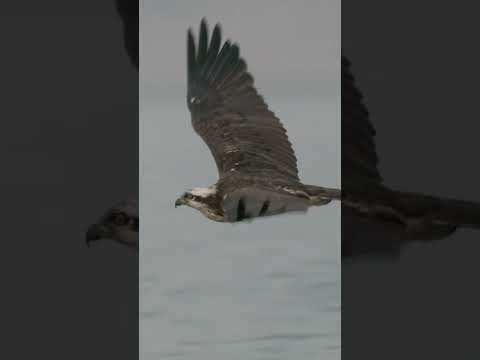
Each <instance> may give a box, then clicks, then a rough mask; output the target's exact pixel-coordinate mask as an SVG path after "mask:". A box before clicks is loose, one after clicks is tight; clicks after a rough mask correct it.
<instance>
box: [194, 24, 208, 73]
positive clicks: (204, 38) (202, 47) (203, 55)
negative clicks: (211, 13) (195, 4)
mask: <svg viewBox="0 0 480 360" xmlns="http://www.w3.org/2000/svg"><path fill="white" fill-rule="evenodd" d="M207 50H208V24H207V21H206V20H205V18H203V19H202V21H201V23H200V39H199V40H198V54H197V62H198V63H199V64H203V63H205V61H206V59H207Z"/></svg>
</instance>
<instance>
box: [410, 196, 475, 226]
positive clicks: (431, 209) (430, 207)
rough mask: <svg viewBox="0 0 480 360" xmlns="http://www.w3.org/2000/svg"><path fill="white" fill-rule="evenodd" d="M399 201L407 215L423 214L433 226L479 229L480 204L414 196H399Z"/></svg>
mask: <svg viewBox="0 0 480 360" xmlns="http://www.w3.org/2000/svg"><path fill="white" fill-rule="evenodd" d="M400 199H401V202H402V205H403V207H404V208H405V210H407V214H408V213H409V212H413V215H416V214H422V213H423V214H424V217H426V218H429V219H431V221H432V222H433V223H434V224H435V223H436V224H439V225H455V226H462V227H470V228H480V203H476V202H472V201H466V200H456V199H448V198H437V197H433V196H427V195H416V194H400Z"/></svg>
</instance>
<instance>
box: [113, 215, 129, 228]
mask: <svg viewBox="0 0 480 360" xmlns="http://www.w3.org/2000/svg"><path fill="white" fill-rule="evenodd" d="M113 222H114V223H115V225H125V224H126V223H127V222H128V218H127V216H126V215H125V214H124V213H119V214H115V217H114V218H113Z"/></svg>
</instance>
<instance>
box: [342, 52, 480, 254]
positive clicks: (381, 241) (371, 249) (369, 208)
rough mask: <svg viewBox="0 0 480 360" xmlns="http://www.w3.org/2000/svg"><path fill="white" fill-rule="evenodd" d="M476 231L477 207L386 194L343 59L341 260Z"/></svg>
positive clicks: (371, 132) (370, 132) (479, 222)
mask: <svg viewBox="0 0 480 360" xmlns="http://www.w3.org/2000/svg"><path fill="white" fill-rule="evenodd" d="M459 227H470V228H480V204H478V203H474V202H470V201H463V200H455V199H446V198H440V197H435V196H430V195H424V194H419V193H411V192H403V191H396V190H393V189H390V188H389V187H387V186H386V185H385V184H384V183H383V178H382V176H381V175H380V173H379V171H378V156H377V152H376V146H375V129H374V127H373V125H372V124H371V122H370V119H369V111H368V110H367V108H366V106H365V105H364V102H363V95H362V94H361V92H360V91H359V89H358V88H357V86H356V83H355V79H354V77H353V75H352V73H351V71H350V61H348V60H347V59H346V58H344V57H342V255H343V256H347V257H348V256H355V255H362V254H372V253H379V254H390V255H394V256H398V255H399V253H400V250H401V249H402V248H403V247H404V245H405V244H408V243H411V242H413V241H432V240H438V239H443V238H445V237H447V236H449V235H451V234H452V233H453V232H455V231H456V230H457V229H458V228H459Z"/></svg>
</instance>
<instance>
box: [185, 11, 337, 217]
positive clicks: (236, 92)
mask: <svg viewBox="0 0 480 360" xmlns="http://www.w3.org/2000/svg"><path fill="white" fill-rule="evenodd" d="M239 52H240V50H239V47H238V45H236V44H231V42H230V41H229V40H227V41H226V42H224V43H223V45H222V40H221V30H220V25H219V24H217V25H216V26H215V28H214V30H213V33H212V35H211V39H209V33H208V29H207V23H206V21H205V19H203V20H202V21H201V24H200V36H199V41H198V44H195V40H194V37H193V34H192V31H191V30H189V31H188V34H187V76H188V91H187V106H188V109H189V110H190V113H191V119H192V125H193V128H194V130H195V131H196V133H197V134H198V135H200V137H201V138H202V139H203V140H204V141H205V143H206V144H207V145H208V147H209V148H210V151H211V153H212V155H213V158H214V159H215V163H216V165H217V169H218V174H219V179H218V181H217V183H216V184H214V185H212V186H209V187H206V188H194V189H193V190H191V191H188V192H185V193H184V194H183V195H182V196H181V197H180V198H178V199H177V200H176V202H175V206H179V205H187V206H190V207H192V208H194V209H197V210H199V211H200V212H201V213H202V214H203V215H205V216H206V217H207V218H209V219H211V220H214V221H220V222H237V221H242V220H245V219H252V218H255V217H262V216H270V215H277V214H281V213H286V212H292V211H301V212H304V211H306V210H307V209H308V208H309V207H310V206H319V205H325V204H327V203H329V202H330V201H331V200H333V199H335V200H340V191H339V190H336V189H330V188H324V187H319V186H314V185H305V184H303V183H301V182H300V179H299V177H298V169H297V159H296V157H295V153H294V151H293V149H292V146H291V144H290V142H289V140H288V137H287V134H286V131H285V129H284V127H283V125H282V123H281V122H280V120H279V119H278V118H277V117H276V116H275V114H274V113H273V112H272V111H271V110H269V108H268V106H267V104H266V103H265V101H264V100H263V98H262V97H261V96H260V95H259V94H258V93H257V90H256V89H255V86H254V81H253V77H252V75H251V74H250V73H249V72H248V71H247V64H246V62H245V60H244V59H242V58H241V57H240V54H239Z"/></svg>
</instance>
